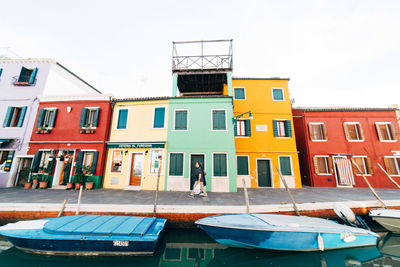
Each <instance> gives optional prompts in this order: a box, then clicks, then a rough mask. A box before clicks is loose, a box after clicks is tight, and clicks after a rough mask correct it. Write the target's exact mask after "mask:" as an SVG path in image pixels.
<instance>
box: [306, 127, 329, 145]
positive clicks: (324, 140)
mask: <svg viewBox="0 0 400 267" xmlns="http://www.w3.org/2000/svg"><path fill="white" fill-rule="evenodd" d="M311 125H320V126H322V127H323V126H324V125H325V123H324V122H309V123H308V127H310V126H311ZM321 130H322V135H323V136H324V138H325V139H321V140H319V139H312V136H311V135H310V130H309V131H308V134H309V135H310V140H311V142H328V139H326V136H325V133H324V130H323V129H321Z"/></svg>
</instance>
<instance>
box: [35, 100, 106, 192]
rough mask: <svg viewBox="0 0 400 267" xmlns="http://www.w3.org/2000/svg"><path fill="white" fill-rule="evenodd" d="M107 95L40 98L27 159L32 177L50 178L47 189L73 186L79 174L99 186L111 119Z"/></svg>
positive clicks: (96, 186)
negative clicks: (31, 159)
mask: <svg viewBox="0 0 400 267" xmlns="http://www.w3.org/2000/svg"><path fill="white" fill-rule="evenodd" d="M110 100H111V97H110V96H107V95H93V96H64V97H61V96H60V97H41V98H40V104H39V111H38V113H37V114H38V115H37V118H36V122H35V126H34V130H33V133H32V137H31V141H30V142H29V151H28V155H32V156H33V155H34V158H33V163H32V173H43V174H47V175H50V179H49V186H50V187H55V186H60V185H63V184H64V185H65V184H66V183H68V182H74V179H73V176H74V175H75V174H76V173H77V172H78V171H82V172H84V173H85V174H87V176H88V181H91V182H94V187H95V188H99V187H101V185H102V179H103V166H104V161H105V153H106V140H108V133H109V122H110V116H111V105H110Z"/></svg>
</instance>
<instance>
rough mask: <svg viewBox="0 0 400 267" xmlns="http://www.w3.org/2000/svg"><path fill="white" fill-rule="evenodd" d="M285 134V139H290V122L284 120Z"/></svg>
mask: <svg viewBox="0 0 400 267" xmlns="http://www.w3.org/2000/svg"><path fill="white" fill-rule="evenodd" d="M285 133H286V137H292V126H291V125H290V120H285Z"/></svg>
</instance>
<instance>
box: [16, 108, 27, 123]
mask: <svg viewBox="0 0 400 267" xmlns="http://www.w3.org/2000/svg"><path fill="white" fill-rule="evenodd" d="M27 108H28V107H27V106H25V107H22V108H21V113H20V114H19V118H18V123H17V127H22V125H23V124H24V119H25V114H26V109H27Z"/></svg>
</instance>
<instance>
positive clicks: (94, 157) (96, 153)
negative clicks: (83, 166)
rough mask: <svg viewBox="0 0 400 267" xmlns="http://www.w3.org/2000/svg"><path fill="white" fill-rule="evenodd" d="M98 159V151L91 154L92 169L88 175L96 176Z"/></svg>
mask: <svg viewBox="0 0 400 267" xmlns="http://www.w3.org/2000/svg"><path fill="white" fill-rule="evenodd" d="M98 158H99V152H98V151H95V152H93V161H92V168H91V170H90V173H91V174H93V175H95V174H96V169H97V160H98Z"/></svg>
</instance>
